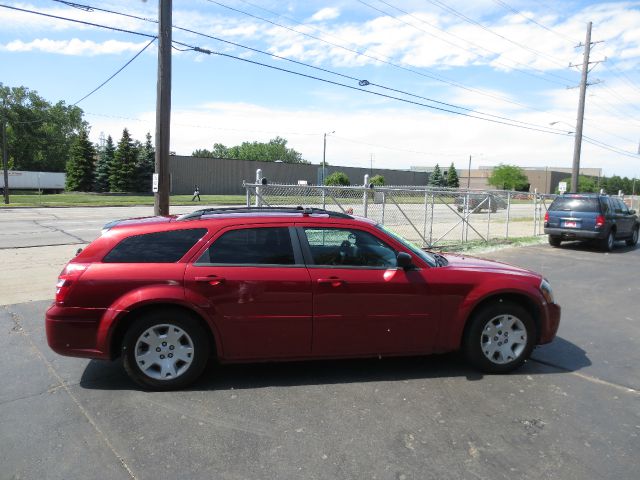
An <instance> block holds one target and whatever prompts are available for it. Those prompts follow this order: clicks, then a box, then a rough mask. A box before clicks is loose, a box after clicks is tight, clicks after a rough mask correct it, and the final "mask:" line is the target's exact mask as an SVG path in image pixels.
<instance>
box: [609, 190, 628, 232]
mask: <svg viewBox="0 0 640 480" xmlns="http://www.w3.org/2000/svg"><path fill="white" fill-rule="evenodd" d="M611 200H612V202H613V204H614V208H615V210H614V211H615V216H616V225H617V229H618V230H617V232H616V237H617V238H624V237H628V236H629V235H631V228H632V227H633V216H632V215H630V214H629V209H628V208H627V206H626V205H625V203H624V202H623V201H622V200H620V199H619V198H612V199H611Z"/></svg>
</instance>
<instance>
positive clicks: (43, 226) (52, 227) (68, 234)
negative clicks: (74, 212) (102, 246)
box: [33, 220, 87, 243]
mask: <svg viewBox="0 0 640 480" xmlns="http://www.w3.org/2000/svg"><path fill="white" fill-rule="evenodd" d="M42 221H44V220H33V223H35V224H36V225H37V226H39V227H42V228H46V229H48V230H50V231H52V232H60V233H62V234H63V235H67V236H69V237H71V238H73V239H75V240H78V241H79V242H82V243H87V241H86V240H84V239H83V238H80V237H78V236H77V235H74V234H72V233H69V232H67V231H65V230H63V229H61V228H57V227H54V226H52V225H43V224H42V223H40V222H42Z"/></svg>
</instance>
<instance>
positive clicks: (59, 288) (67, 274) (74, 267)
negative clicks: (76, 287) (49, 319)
mask: <svg viewBox="0 0 640 480" xmlns="http://www.w3.org/2000/svg"><path fill="white" fill-rule="evenodd" d="M88 266H89V265H88V264H86V263H68V264H67V266H66V267H64V268H63V269H62V272H60V276H58V283H57V284H56V305H59V306H63V305H64V299H65V298H66V296H67V295H68V294H69V291H70V290H71V287H72V286H73V284H74V283H75V282H76V281H78V280H79V279H80V277H81V276H82V274H83V273H84V271H85V270H86V269H87V267H88Z"/></svg>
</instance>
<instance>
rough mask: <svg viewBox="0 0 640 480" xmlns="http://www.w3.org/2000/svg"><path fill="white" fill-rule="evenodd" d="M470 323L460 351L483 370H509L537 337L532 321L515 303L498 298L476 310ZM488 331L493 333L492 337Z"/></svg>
mask: <svg viewBox="0 0 640 480" xmlns="http://www.w3.org/2000/svg"><path fill="white" fill-rule="evenodd" d="M510 321H512V322H513V324H512V325H511V326H509V325H508V324H509V322H510ZM469 322H470V324H469V327H468V328H467V330H466V332H465V337H464V340H463V350H464V353H465V355H466V357H467V359H468V360H469V361H470V362H471V364H472V365H473V366H474V367H475V368H477V369H479V370H481V371H483V372H487V373H508V372H510V371H512V370H514V369H515V368H517V367H519V366H520V365H522V363H523V362H524V361H525V360H526V359H528V358H529V356H530V355H531V352H532V351H533V347H534V346H535V343H536V338H537V329H536V325H535V322H534V321H533V318H532V317H531V315H530V314H529V312H527V311H526V310H525V309H524V308H523V307H522V306H520V305H518V304H516V303H512V302H502V301H501V300H500V301H497V302H495V303H491V304H488V305H486V306H484V307H482V308H481V309H480V310H478V311H477V312H475V313H474V314H473V315H472V317H471V318H470V319H469ZM487 332H491V334H492V335H495V336H493V338H492V337H491V336H490V335H487ZM509 342H510V343H509ZM506 345H508V346H506ZM503 353H504V354H505V355H503ZM511 355H513V357H511Z"/></svg>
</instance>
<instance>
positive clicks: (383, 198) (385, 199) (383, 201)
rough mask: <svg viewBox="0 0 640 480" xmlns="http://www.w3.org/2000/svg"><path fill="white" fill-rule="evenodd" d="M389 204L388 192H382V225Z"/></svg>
mask: <svg viewBox="0 0 640 480" xmlns="http://www.w3.org/2000/svg"><path fill="white" fill-rule="evenodd" d="M386 205H387V192H382V222H380V223H382V225H384V208H385V206H386Z"/></svg>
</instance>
